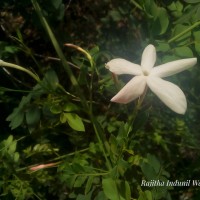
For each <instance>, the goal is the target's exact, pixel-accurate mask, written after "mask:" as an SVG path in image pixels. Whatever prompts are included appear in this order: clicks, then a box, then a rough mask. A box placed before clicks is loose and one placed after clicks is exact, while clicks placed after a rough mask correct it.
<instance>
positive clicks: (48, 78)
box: [42, 70, 59, 91]
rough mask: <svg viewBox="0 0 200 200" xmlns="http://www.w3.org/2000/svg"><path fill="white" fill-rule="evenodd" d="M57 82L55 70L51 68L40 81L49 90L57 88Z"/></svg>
mask: <svg viewBox="0 0 200 200" xmlns="http://www.w3.org/2000/svg"><path fill="white" fill-rule="evenodd" d="M58 83H59V81H58V76H57V74H56V73H55V71H53V70H49V71H48V72H47V73H46V74H45V76H44V79H43V81H42V84H43V86H44V87H46V88H47V89H49V90H53V91H54V90H55V89H56V88H57V86H58Z"/></svg>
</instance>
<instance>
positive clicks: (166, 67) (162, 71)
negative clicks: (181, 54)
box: [150, 58, 197, 77]
mask: <svg viewBox="0 0 200 200" xmlns="http://www.w3.org/2000/svg"><path fill="white" fill-rule="evenodd" d="M196 63H197V58H187V59H181V60H176V61H172V62H168V63H165V64H163V65H159V66H157V67H154V68H153V69H152V70H151V73H150V75H151V76H157V77H167V76H171V75H173V74H176V73H179V72H181V71H184V70H186V69H188V68H190V67H192V66H194V65H195V64H196Z"/></svg>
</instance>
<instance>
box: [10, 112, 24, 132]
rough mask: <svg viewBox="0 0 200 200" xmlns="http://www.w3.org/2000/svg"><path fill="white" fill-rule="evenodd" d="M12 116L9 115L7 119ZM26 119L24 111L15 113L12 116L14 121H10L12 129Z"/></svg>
mask: <svg viewBox="0 0 200 200" xmlns="http://www.w3.org/2000/svg"><path fill="white" fill-rule="evenodd" d="M9 117H10V116H8V118H7V120H8V119H9ZM23 121H24V112H22V111H19V112H18V113H17V114H15V116H14V117H13V118H12V121H11V122H10V125H9V126H10V127H11V129H12V130H13V129H15V128H17V127H18V126H20V125H21V124H22V122H23Z"/></svg>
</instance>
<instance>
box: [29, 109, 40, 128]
mask: <svg viewBox="0 0 200 200" xmlns="http://www.w3.org/2000/svg"><path fill="white" fill-rule="evenodd" d="M39 121H40V109H39V108H37V107H32V108H30V109H28V110H27V112H26V122H27V124H28V125H37V124H38V123H39Z"/></svg>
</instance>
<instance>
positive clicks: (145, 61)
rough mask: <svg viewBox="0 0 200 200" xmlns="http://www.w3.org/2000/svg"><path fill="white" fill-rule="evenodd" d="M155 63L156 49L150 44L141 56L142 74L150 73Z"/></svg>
mask: <svg viewBox="0 0 200 200" xmlns="http://www.w3.org/2000/svg"><path fill="white" fill-rule="evenodd" d="M155 62H156V49H155V47H154V46H153V45H152V44H150V45H148V46H147V47H146V48H145V49H144V51H143V54H142V59H141V67H142V70H143V72H144V74H149V73H150V71H151V69H152V68H153V66H154V64H155Z"/></svg>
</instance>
